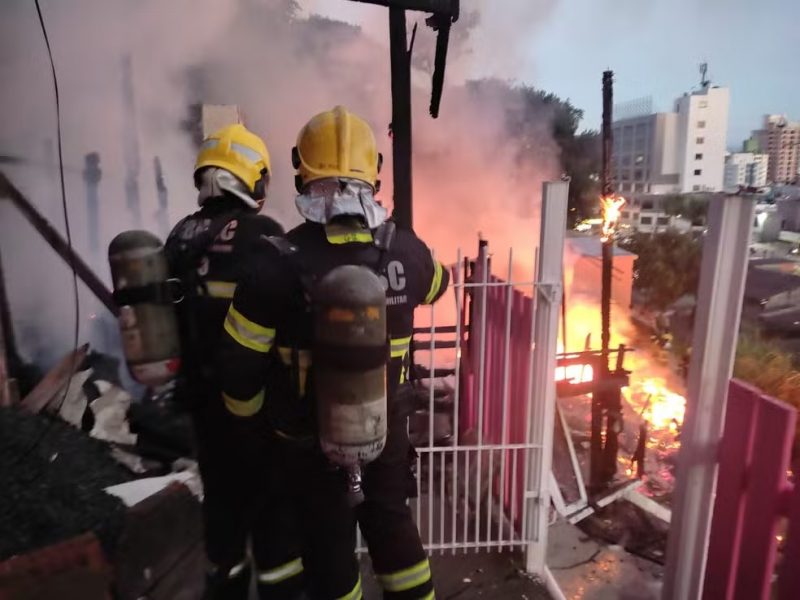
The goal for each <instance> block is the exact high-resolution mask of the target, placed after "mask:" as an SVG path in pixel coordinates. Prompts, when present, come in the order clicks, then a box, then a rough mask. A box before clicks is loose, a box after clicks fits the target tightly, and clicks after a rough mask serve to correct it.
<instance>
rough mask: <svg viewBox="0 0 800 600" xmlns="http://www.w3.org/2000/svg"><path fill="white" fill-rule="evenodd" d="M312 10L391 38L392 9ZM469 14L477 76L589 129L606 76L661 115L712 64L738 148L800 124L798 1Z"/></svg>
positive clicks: (478, 2)
mask: <svg viewBox="0 0 800 600" xmlns="http://www.w3.org/2000/svg"><path fill="white" fill-rule="evenodd" d="M305 4H306V5H311V6H313V10H315V11H318V12H321V13H323V14H328V15H331V16H339V17H344V18H347V19H352V20H355V21H357V22H362V23H364V24H366V25H368V26H369V28H370V29H371V30H372V31H374V32H375V35H376V36H383V35H385V28H384V26H383V22H384V20H386V19H387V18H388V17H385V9H381V8H377V7H371V6H361V5H358V4H356V3H348V2H343V0H316V1H314V2H310V1H307V2H306V3H305ZM461 5H462V12H465V13H466V12H468V11H469V10H470V9H471V8H474V7H476V6H479V8H480V9H481V11H482V12H483V15H484V16H483V19H484V21H483V23H482V24H481V25H479V26H478V27H479V30H478V31H477V32H476V35H475V37H474V40H473V55H472V60H471V61H470V65H469V68H468V73H467V74H468V75H471V76H481V75H484V74H489V73H490V74H494V75H501V76H503V77H505V78H508V79H516V80H519V81H522V82H526V83H530V84H533V85H535V86H536V87H540V88H542V89H545V90H547V91H551V92H554V93H555V94H557V95H559V96H561V97H565V98H569V99H570V100H571V101H572V102H573V104H575V105H576V106H577V107H579V108H581V109H583V110H584V111H585V121H584V123H583V125H584V126H585V127H589V128H599V125H600V112H601V106H600V104H601V102H600V82H601V73H602V71H603V70H605V69H608V68H610V69H612V70H613V71H614V72H615V90H614V93H615V101H617V102H624V101H627V100H633V99H637V98H641V97H645V96H652V98H653V103H654V107H655V109H656V110H659V111H667V110H670V109H671V106H672V103H673V101H674V100H675V98H677V97H678V96H680V95H681V94H683V93H684V92H687V91H690V90H691V89H692V88H693V87H695V86H697V85H698V83H699V81H700V75H699V71H698V66H699V64H700V63H701V62H708V64H709V76H710V78H711V81H712V82H713V83H714V84H717V85H721V86H727V87H729V88H730V90H731V110H730V123H729V132H728V145H729V147H731V148H734V147H738V146H739V145H740V144H741V141H742V140H743V139H745V138H746V137H748V136H749V134H750V131H751V130H752V129H756V128H757V127H758V126H759V125H760V122H761V120H762V117H763V115H764V114H766V113H785V114H788V115H789V117H790V118H792V119H794V120H800V1H798V0H759V1H757V2H756V1H753V0H527V1H526V2H523V3H521V2H510V1H507V0H495V1H487V0H462V1H461ZM521 7H524V8H521ZM382 11H383V12H382ZM480 29H484V35H481V31H480ZM506 30H507V31H508V33H509V35H504V32H505V31H506ZM509 46H513V48H511V51H510V50H509ZM509 57H511V59H509ZM504 62H505V64H503V63H504Z"/></svg>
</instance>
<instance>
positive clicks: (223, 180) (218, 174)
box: [197, 167, 260, 208]
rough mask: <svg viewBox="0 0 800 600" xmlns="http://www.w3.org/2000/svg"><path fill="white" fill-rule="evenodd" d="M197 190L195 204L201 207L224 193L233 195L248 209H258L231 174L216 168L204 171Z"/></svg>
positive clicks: (246, 191) (256, 203) (244, 187)
mask: <svg viewBox="0 0 800 600" xmlns="http://www.w3.org/2000/svg"><path fill="white" fill-rule="evenodd" d="M199 177H200V181H199V182H198V186H197V190H198V194H197V203H198V204H199V205H200V206H202V205H203V204H204V203H205V201H206V200H208V199H209V198H219V197H220V196H223V195H224V192H228V193H229V194H233V195H234V196H236V197H237V198H239V199H240V200H241V201H242V202H244V203H245V204H246V205H247V206H249V207H250V208H259V206H260V205H259V203H258V202H256V201H255V200H253V198H252V197H251V196H250V193H249V192H248V190H247V186H246V185H245V184H244V183H242V182H241V181H240V180H239V178H238V177H236V176H235V175H234V174H233V173H230V172H229V171H226V170H225V169H220V168H217V167H209V168H206V169H204V170H203V171H202V172H201V173H200V175H199Z"/></svg>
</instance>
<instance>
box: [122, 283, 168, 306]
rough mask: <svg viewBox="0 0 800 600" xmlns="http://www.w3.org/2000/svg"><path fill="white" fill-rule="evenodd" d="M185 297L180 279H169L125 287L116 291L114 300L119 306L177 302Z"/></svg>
mask: <svg viewBox="0 0 800 600" xmlns="http://www.w3.org/2000/svg"><path fill="white" fill-rule="evenodd" d="M182 299H183V295H182V290H181V285H180V281H179V280H177V279H168V280H167V281H161V282H159V283H151V284H148V285H142V286H138V287H129V288H123V289H120V290H115V291H114V302H116V303H117V306H135V305H137V304H176V303H178V302H180V301H181V300H182Z"/></svg>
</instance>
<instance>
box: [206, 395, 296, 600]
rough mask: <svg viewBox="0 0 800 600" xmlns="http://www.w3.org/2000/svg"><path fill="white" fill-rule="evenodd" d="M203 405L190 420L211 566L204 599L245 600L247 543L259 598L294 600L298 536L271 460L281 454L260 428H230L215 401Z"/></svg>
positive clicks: (279, 469)
mask: <svg viewBox="0 0 800 600" xmlns="http://www.w3.org/2000/svg"><path fill="white" fill-rule="evenodd" d="M207 400H208V401H207V402H206V403H205V404H204V405H202V406H199V407H197V409H196V410H195V411H194V413H193V415H194V422H195V430H196V435H197V455H198V463H199V467H200V476H201V478H202V480H203V489H204V498H203V521H204V523H203V525H204V539H205V547H206V555H207V557H208V560H209V562H210V563H211V571H210V575H209V579H208V586H207V587H208V589H207V592H206V597H207V598H209V599H217V598H219V599H225V600H239V599H240V598H241V600H246V598H247V597H248V595H247V590H248V588H249V580H250V573H251V567H250V564H249V562H248V544H249V547H250V548H251V550H252V557H253V559H254V562H255V566H254V567H255V570H256V571H257V577H258V582H259V586H258V587H259V594H260V597H261V598H262V599H264V600H267V599H270V600H271V599H279V600H284V599H287V600H288V599H294V598H297V597H298V596H299V594H300V591H301V590H302V587H303V585H304V583H303V566H302V561H301V560H300V555H301V545H300V532H299V529H298V524H297V519H296V516H295V515H296V506H295V504H294V502H293V501H292V499H291V498H290V496H289V492H288V490H287V486H286V475H285V473H284V471H285V467H286V462H285V460H283V459H282V458H281V457H279V456H277V455H276V452H277V451H278V450H279V449H280V448H279V447H278V446H277V445H276V444H275V442H274V441H272V440H270V439H269V438H267V437H266V436H265V429H264V428H261V427H252V428H250V429H244V428H242V427H241V426H240V425H239V424H237V423H236V422H235V421H234V419H235V417H233V416H232V415H229V414H227V412H226V411H225V409H224V407H223V406H222V402H221V396H219V395H217V396H216V398H214V397H209V398H207ZM215 400H216V401H215Z"/></svg>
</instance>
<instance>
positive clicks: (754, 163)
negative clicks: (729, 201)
mask: <svg viewBox="0 0 800 600" xmlns="http://www.w3.org/2000/svg"><path fill="white" fill-rule="evenodd" d="M768 166H769V155H768V154H753V153H752V152H735V153H733V154H729V155H728V156H726V157H725V189H726V190H731V189H735V188H738V187H755V188H760V187H764V186H765V185H767V170H768Z"/></svg>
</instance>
